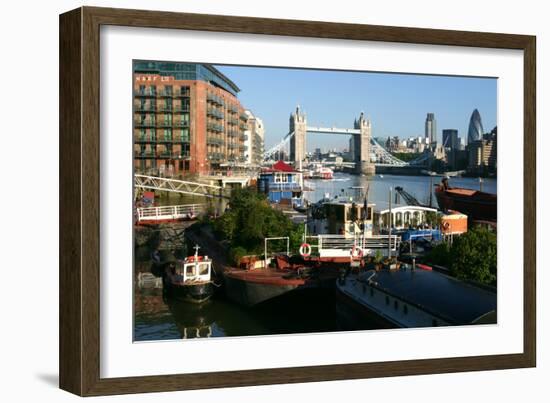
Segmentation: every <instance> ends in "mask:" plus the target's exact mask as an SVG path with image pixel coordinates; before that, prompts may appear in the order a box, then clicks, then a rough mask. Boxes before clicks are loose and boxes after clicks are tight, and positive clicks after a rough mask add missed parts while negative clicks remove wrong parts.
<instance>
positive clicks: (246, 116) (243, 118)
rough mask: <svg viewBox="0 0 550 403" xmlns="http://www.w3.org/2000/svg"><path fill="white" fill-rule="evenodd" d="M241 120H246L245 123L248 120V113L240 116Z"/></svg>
mask: <svg viewBox="0 0 550 403" xmlns="http://www.w3.org/2000/svg"><path fill="white" fill-rule="evenodd" d="M239 118H240V119H241V120H244V121H245V122H246V121H247V120H248V115H247V114H246V113H241V115H240V116H239Z"/></svg>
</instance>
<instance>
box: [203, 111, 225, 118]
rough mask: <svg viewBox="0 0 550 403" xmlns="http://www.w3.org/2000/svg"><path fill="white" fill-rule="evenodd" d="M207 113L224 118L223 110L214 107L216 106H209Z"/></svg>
mask: <svg viewBox="0 0 550 403" xmlns="http://www.w3.org/2000/svg"><path fill="white" fill-rule="evenodd" d="M206 115H207V116H213V117H215V118H217V119H223V112H222V111H219V110H217V109H214V108H208V109H207V110H206Z"/></svg>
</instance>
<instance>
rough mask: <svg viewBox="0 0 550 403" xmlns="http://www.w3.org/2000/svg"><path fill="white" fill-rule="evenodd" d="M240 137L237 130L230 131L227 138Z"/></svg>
mask: <svg viewBox="0 0 550 403" xmlns="http://www.w3.org/2000/svg"><path fill="white" fill-rule="evenodd" d="M238 135H239V132H238V131H236V130H229V131H228V132H227V137H237V136H238Z"/></svg>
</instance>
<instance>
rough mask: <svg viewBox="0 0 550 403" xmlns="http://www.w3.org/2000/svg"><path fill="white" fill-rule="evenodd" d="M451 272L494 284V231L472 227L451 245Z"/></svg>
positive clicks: (461, 277) (459, 276) (495, 267)
mask: <svg viewBox="0 0 550 403" xmlns="http://www.w3.org/2000/svg"><path fill="white" fill-rule="evenodd" d="M451 259H452V263H451V273H452V274H453V275H454V276H456V277H457V278H460V279H464V280H472V281H476V282H479V283H482V284H488V285H496V281H497V239H496V234H495V233H494V232H491V231H489V230H488V229H486V228H482V227H474V228H472V229H470V230H469V231H468V232H467V233H466V234H464V235H461V236H460V237H458V238H457V239H455V241H454V243H453V246H452V247H451Z"/></svg>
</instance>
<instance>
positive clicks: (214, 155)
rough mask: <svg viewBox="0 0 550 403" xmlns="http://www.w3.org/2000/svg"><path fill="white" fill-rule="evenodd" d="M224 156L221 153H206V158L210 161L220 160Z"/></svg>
mask: <svg viewBox="0 0 550 403" xmlns="http://www.w3.org/2000/svg"><path fill="white" fill-rule="evenodd" d="M224 158H225V156H224V155H223V153H208V159H210V160H211V161H222V160H223V159H224Z"/></svg>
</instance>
